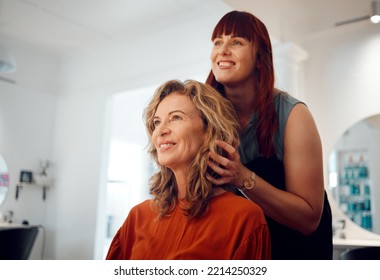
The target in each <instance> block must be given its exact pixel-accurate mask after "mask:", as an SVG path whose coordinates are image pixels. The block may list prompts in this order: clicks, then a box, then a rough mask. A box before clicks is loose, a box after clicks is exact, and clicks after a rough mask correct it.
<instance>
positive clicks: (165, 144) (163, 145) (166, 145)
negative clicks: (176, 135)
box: [158, 142, 175, 151]
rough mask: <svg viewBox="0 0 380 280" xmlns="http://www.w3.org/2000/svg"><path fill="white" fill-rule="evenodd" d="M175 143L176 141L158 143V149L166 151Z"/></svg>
mask: <svg viewBox="0 0 380 280" xmlns="http://www.w3.org/2000/svg"><path fill="white" fill-rule="evenodd" d="M174 145H175V143H174V142H163V143H158V150H159V151H165V150H167V149H170V148H171V147H173V146H174Z"/></svg>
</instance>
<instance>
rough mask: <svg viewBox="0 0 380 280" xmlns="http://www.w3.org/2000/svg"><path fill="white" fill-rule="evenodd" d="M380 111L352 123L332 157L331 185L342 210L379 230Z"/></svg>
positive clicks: (375, 231)
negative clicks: (378, 113) (379, 113)
mask: <svg viewBox="0 0 380 280" xmlns="http://www.w3.org/2000/svg"><path fill="white" fill-rule="evenodd" d="M379 168H380V115H375V116H371V117H369V118H366V119H364V120H362V121H360V122H358V123H356V124H354V125H353V126H352V127H350V128H349V129H348V130H347V131H346V132H345V133H344V134H343V135H342V136H341V137H340V139H339V140H338V142H337V143H336V145H335V146H334V149H333V150H332V152H331V154H330V158H329V187H330V190H331V192H332V194H333V197H334V199H335V201H336V203H337V205H339V208H340V210H341V211H342V212H343V213H344V214H345V215H346V216H347V217H348V218H349V219H351V220H352V221H353V222H355V223H356V224H357V225H359V226H360V227H362V228H364V229H366V230H369V231H371V232H374V233H380V213H376V210H377V209H380V172H379Z"/></svg>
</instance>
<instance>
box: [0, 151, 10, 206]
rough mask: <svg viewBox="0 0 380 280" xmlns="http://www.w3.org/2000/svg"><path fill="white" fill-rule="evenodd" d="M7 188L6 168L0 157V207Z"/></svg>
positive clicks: (7, 176)
mask: <svg viewBox="0 0 380 280" xmlns="http://www.w3.org/2000/svg"><path fill="white" fill-rule="evenodd" d="M8 187H9V173H8V167H7V164H6V162H5V160H4V158H3V157H2V156H1V155H0V205H1V204H2V203H3V201H4V200H5V197H6V195H7V192H8Z"/></svg>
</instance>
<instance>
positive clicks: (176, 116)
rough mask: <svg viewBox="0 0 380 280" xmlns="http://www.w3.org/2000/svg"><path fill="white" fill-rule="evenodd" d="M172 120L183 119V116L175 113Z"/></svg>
mask: <svg viewBox="0 0 380 280" xmlns="http://www.w3.org/2000/svg"><path fill="white" fill-rule="evenodd" d="M170 120H171V121H180V120H183V118H182V117H181V116H180V115H173V116H172V117H171V119H170Z"/></svg>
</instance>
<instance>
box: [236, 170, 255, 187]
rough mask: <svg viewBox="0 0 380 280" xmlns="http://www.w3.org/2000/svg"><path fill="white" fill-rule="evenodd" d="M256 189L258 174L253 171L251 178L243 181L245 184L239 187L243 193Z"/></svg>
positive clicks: (250, 174)
mask: <svg viewBox="0 0 380 280" xmlns="http://www.w3.org/2000/svg"><path fill="white" fill-rule="evenodd" d="M255 187H256V173H255V172H253V171H251V172H250V173H249V176H248V177H246V178H245V179H244V180H243V183H242V184H241V186H240V187H238V189H239V190H241V191H246V190H253V189H254V188H255Z"/></svg>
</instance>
